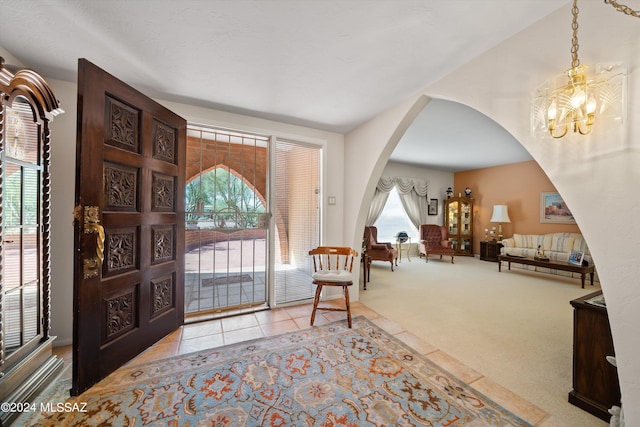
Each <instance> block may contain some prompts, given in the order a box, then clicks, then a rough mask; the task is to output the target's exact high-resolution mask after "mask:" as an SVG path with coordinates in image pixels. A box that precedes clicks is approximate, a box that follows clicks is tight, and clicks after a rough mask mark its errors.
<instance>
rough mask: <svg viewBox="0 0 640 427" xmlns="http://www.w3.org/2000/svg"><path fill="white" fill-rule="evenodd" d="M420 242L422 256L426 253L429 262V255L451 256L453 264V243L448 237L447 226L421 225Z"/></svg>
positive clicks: (425, 257) (425, 256)
mask: <svg viewBox="0 0 640 427" xmlns="http://www.w3.org/2000/svg"><path fill="white" fill-rule="evenodd" d="M419 231H420V243H419V244H418V248H419V251H420V256H422V255H424V259H425V260H426V262H429V255H440V259H442V255H449V256H451V264H453V254H454V252H453V243H452V242H450V241H449V240H448V239H447V228H446V227H445V226H443V225H435V224H422V225H421V226H420V230H419Z"/></svg>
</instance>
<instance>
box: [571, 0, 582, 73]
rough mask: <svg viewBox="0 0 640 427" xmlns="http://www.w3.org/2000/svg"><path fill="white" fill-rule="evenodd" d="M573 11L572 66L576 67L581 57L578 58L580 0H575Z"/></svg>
mask: <svg viewBox="0 0 640 427" xmlns="http://www.w3.org/2000/svg"><path fill="white" fill-rule="evenodd" d="M571 13H572V14H573V23H572V24H571V28H572V29H573V38H572V39H571V58H572V61H571V68H576V67H578V66H579V65H580V59H578V48H579V45H578V0H573V8H572V9H571Z"/></svg>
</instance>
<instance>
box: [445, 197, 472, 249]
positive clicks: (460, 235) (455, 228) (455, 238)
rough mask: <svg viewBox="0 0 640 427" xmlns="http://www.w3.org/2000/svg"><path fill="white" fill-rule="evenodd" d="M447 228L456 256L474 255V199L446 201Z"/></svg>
mask: <svg viewBox="0 0 640 427" xmlns="http://www.w3.org/2000/svg"><path fill="white" fill-rule="evenodd" d="M444 206H445V210H444V211H445V224H444V225H445V227H446V228H447V233H448V238H449V240H450V241H451V242H453V250H454V251H455V254H456V255H467V256H472V255H473V199H471V198H468V197H451V198H449V199H446V200H445V201H444Z"/></svg>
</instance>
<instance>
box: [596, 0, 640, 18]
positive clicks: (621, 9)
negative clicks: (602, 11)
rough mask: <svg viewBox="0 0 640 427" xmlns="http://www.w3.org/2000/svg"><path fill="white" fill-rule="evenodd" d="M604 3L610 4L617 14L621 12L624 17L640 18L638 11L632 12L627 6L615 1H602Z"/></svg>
mask: <svg viewBox="0 0 640 427" xmlns="http://www.w3.org/2000/svg"><path fill="white" fill-rule="evenodd" d="M604 2H605V3H606V4H610V5H611V6H613V7H615V8H616V10H617V11H618V12H622V13H624V14H626V15H629V16H634V17H636V18H640V11H638V10H633V9H631V8H630V7H629V6H626V5H624V4H620V3H618V2H617V1H616V0H604Z"/></svg>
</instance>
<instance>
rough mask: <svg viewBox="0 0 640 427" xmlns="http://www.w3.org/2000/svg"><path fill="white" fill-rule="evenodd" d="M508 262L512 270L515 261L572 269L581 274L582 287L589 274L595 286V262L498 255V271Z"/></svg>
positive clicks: (556, 268) (555, 268)
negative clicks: (581, 263)
mask: <svg viewBox="0 0 640 427" xmlns="http://www.w3.org/2000/svg"><path fill="white" fill-rule="evenodd" d="M503 261H504V262H506V263H507V264H508V266H509V270H511V263H512V262H515V263H518V264H523V265H533V266H535V267H546V268H551V269H554V270H563V271H570V272H572V273H578V274H580V277H581V279H582V288H584V279H585V277H586V275H587V274H589V277H590V280H591V286H593V276H594V273H595V268H594V266H593V264H589V265H575V264H570V263H568V262H560V261H542V260H538V259H534V258H526V257H519V256H514V255H498V272H501V271H502V262H503Z"/></svg>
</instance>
